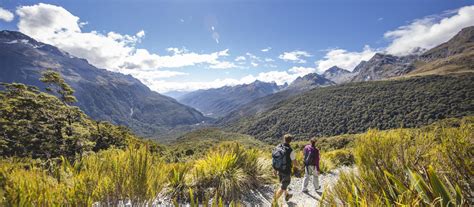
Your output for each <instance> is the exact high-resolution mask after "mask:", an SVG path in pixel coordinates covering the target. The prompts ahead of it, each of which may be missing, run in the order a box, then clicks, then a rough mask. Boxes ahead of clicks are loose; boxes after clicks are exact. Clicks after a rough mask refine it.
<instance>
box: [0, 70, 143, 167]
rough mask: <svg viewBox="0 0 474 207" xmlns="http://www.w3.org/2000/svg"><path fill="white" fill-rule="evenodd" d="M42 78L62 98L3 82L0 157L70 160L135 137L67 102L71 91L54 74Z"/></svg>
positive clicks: (122, 144) (48, 73)
mask: <svg viewBox="0 0 474 207" xmlns="http://www.w3.org/2000/svg"><path fill="white" fill-rule="evenodd" d="M42 80H43V81H45V82H47V83H50V84H51V86H50V87H53V86H54V87H56V88H59V89H55V91H56V92H57V93H59V94H61V99H62V101H61V100H59V99H58V98H56V97H55V96H52V95H49V94H47V93H43V92H40V91H39V90H38V88H36V87H33V86H27V85H24V84H19V83H12V84H2V86H3V88H4V90H2V91H0V134H1V135H0V156H5V157H10V156H17V157H32V158H55V157H59V156H65V157H67V158H68V159H70V160H73V159H75V158H76V156H79V157H80V156H82V155H83V154H84V153H86V152H89V151H91V150H94V151H98V150H101V149H107V148H109V147H112V146H115V147H124V146H126V145H127V142H128V141H129V140H131V139H135V138H134V137H133V135H132V134H131V133H130V132H129V131H128V130H126V129H125V128H121V127H116V126H114V125H112V124H109V123H106V122H101V123H95V122H94V121H92V120H91V119H89V118H88V117H87V116H86V115H85V114H84V113H83V112H82V111H81V110H80V109H79V108H78V107H75V106H69V105H67V103H72V102H73V101H72V99H73V96H72V92H73V91H72V89H70V87H69V86H68V85H67V84H66V83H65V82H64V80H62V78H61V77H60V76H59V75H58V74H57V73H55V72H47V73H45V76H44V77H43V79H42ZM58 85H59V86H58ZM51 90H52V89H51ZM71 97H72V98H71Z"/></svg>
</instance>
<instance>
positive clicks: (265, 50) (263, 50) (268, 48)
mask: <svg viewBox="0 0 474 207" xmlns="http://www.w3.org/2000/svg"><path fill="white" fill-rule="evenodd" d="M271 49H272V48H271V47H267V48H264V49H261V50H260V51H262V52H268V51H270V50H271Z"/></svg>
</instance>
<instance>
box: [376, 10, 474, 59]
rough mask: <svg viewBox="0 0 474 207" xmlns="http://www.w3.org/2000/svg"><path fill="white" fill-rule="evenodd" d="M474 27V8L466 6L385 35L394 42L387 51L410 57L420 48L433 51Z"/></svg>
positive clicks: (419, 20)
mask: <svg viewBox="0 0 474 207" xmlns="http://www.w3.org/2000/svg"><path fill="white" fill-rule="evenodd" d="M472 25H474V6H465V7H462V8H460V9H458V10H456V11H451V12H447V13H445V14H443V15H437V16H429V17H425V18H422V19H417V20H415V21H413V22H412V23H411V24H409V25H405V26H401V27H399V28H398V29H396V30H393V31H389V32H386V33H385V35H384V36H385V38H388V39H390V40H392V42H391V44H390V45H389V46H388V47H387V49H386V51H387V52H388V53H390V54H394V55H399V56H402V55H408V54H411V53H413V52H416V51H419V48H423V49H431V48H433V47H435V46H437V45H439V44H441V43H443V42H446V41H448V40H449V39H450V38H451V37H453V36H454V35H456V34H457V33H458V32H459V31H460V30H461V29H462V28H464V27H468V26H472Z"/></svg>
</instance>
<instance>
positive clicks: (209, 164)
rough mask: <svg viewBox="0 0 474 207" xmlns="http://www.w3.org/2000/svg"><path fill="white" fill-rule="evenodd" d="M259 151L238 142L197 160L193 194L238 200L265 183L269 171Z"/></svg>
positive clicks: (224, 145) (217, 149)
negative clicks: (246, 147)
mask: <svg viewBox="0 0 474 207" xmlns="http://www.w3.org/2000/svg"><path fill="white" fill-rule="evenodd" d="M261 159H262V158H261V152H259V151H257V150H252V149H250V150H249V149H245V148H243V147H242V146H241V145H240V144H238V143H224V144H222V145H220V146H219V147H217V148H216V149H213V150H211V151H210V152H208V153H207V154H206V156H205V157H204V158H202V159H199V160H196V162H195V164H194V169H193V182H194V186H195V188H196V192H197V193H198V194H200V196H201V197H202V196H203V195H204V194H208V195H216V196H217V197H220V198H222V199H223V200H224V201H233V200H238V199H240V196H241V195H242V193H244V192H246V191H248V190H250V189H253V188H257V187H259V186H260V185H262V184H265V183H267V181H268V180H267V177H266V175H267V173H266V170H268V168H266V167H265V165H264V164H263V163H264V161H263V160H261Z"/></svg>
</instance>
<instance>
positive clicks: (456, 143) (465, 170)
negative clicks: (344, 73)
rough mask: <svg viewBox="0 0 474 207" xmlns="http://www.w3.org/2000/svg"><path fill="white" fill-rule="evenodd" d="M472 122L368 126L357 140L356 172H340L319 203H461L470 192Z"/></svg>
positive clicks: (465, 120) (472, 162)
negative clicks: (386, 128)
mask: <svg viewBox="0 0 474 207" xmlns="http://www.w3.org/2000/svg"><path fill="white" fill-rule="evenodd" d="M473 127H474V122H473V119H472V117H467V118H464V119H463V120H462V121H461V123H460V125H459V127H452V126H448V127H445V126H443V125H437V126H431V127H426V128H421V129H396V130H389V131H378V130H370V131H368V132H367V133H365V134H363V135H361V136H360V137H358V138H357V140H356V143H355V148H354V157H355V161H356V165H357V172H351V173H344V174H342V175H341V177H340V179H339V181H338V182H337V184H336V185H335V186H334V187H333V188H332V189H331V190H330V191H328V192H327V193H326V194H325V196H324V199H323V204H329V205H338V204H344V205H351V206H373V205H375V206H380V205H388V206H390V205H409V206H412V205H418V206H426V205H436V206H446V205H449V206H454V205H461V204H462V203H463V202H465V201H466V199H463V198H469V196H470V193H471V192H472V190H473V189H472V186H473V183H472V179H470V178H472V177H473V176H474V175H473V171H472V169H474V161H473V160H474V155H473V153H472V152H473V151H474V134H473V133H474V128H473Z"/></svg>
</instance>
